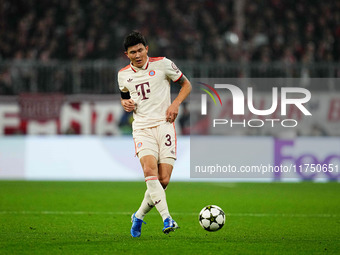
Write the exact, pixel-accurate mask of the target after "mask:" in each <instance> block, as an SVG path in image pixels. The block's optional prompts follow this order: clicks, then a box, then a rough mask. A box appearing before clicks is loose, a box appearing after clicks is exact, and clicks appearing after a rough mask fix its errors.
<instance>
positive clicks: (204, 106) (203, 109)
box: [198, 82, 223, 115]
mask: <svg viewBox="0 0 340 255" xmlns="http://www.w3.org/2000/svg"><path fill="white" fill-rule="evenodd" d="M198 83H199V84H201V85H203V86H205V87H207V88H208V89H210V90H211V91H212V92H213V93H214V94H215V95H216V97H217V98H218V100H219V101H220V104H221V106H222V105H223V104H222V100H221V97H220V95H219V94H218V93H217V91H216V90H215V89H214V88H213V87H211V86H210V85H208V84H206V83H203V82H198ZM201 90H202V91H204V92H205V93H207V94H208V95H209V96H210V97H211V99H212V100H213V101H214V104H215V105H216V104H217V103H216V100H215V97H214V96H213V95H212V94H211V92H210V91H209V90H207V89H205V88H201ZM207 94H202V95H201V99H202V107H201V113H202V115H206V114H207Z"/></svg>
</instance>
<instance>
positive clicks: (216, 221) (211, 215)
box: [199, 205, 225, 232]
mask: <svg viewBox="0 0 340 255" xmlns="http://www.w3.org/2000/svg"><path fill="white" fill-rule="evenodd" d="M199 223H200V225H201V226H202V228H204V229H205V230H207V231H210V232H213V231H217V230H220V229H221V228H222V227H223V226H224V223H225V213H224V211H223V210H222V209H221V208H220V207H218V206H217V205H208V206H206V207H204V208H203V209H202V210H201V211H200V214H199Z"/></svg>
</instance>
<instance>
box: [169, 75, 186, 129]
mask: <svg viewBox="0 0 340 255" xmlns="http://www.w3.org/2000/svg"><path fill="white" fill-rule="evenodd" d="M176 83H178V84H179V85H181V87H182V88H181V90H180V91H179V93H178V95H177V97H176V98H175V100H174V101H173V102H172V104H171V105H170V106H169V108H168V110H167V111H166V120H167V121H168V122H170V123H172V122H174V121H175V120H176V118H177V115H178V109H179V106H180V105H181V103H182V102H183V101H184V100H185V99H186V98H187V97H188V95H189V94H190V92H191V89H192V87H191V83H190V81H189V80H188V79H187V77H185V75H184V74H183V75H182V77H181V78H180V79H179V80H178V81H176Z"/></svg>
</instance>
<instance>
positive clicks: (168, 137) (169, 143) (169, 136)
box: [165, 134, 172, 146]
mask: <svg viewBox="0 0 340 255" xmlns="http://www.w3.org/2000/svg"><path fill="white" fill-rule="evenodd" d="M165 137H166V139H167V140H166V143H165V145H166V146H170V145H171V144H172V143H171V135H169V134H167V135H166V136H165Z"/></svg>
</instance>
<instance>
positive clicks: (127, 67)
mask: <svg viewBox="0 0 340 255" xmlns="http://www.w3.org/2000/svg"><path fill="white" fill-rule="evenodd" d="M129 67H130V65H127V66H126V67H123V68H122V69H120V70H119V72H121V71H124V70H126V69H129Z"/></svg>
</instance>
